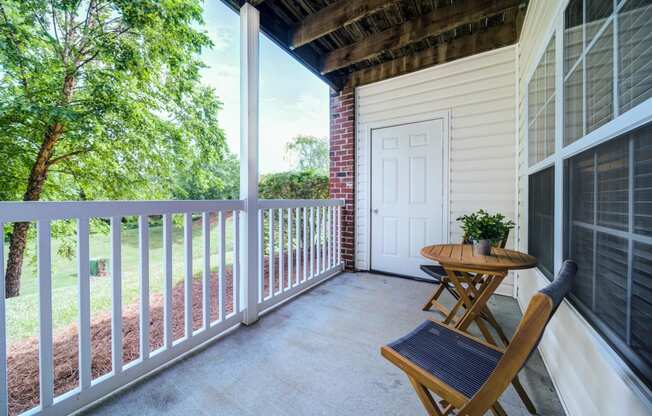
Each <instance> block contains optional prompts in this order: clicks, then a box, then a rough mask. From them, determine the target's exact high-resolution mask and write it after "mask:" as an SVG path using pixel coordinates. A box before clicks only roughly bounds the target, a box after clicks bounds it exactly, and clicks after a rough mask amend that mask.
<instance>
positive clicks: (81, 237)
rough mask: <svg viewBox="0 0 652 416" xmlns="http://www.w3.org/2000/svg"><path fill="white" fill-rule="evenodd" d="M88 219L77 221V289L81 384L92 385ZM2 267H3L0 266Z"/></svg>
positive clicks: (84, 388) (84, 387) (84, 385)
mask: <svg viewBox="0 0 652 416" xmlns="http://www.w3.org/2000/svg"><path fill="white" fill-rule="evenodd" d="M88 234H89V230H88V218H80V219H78V220H77V278H78V280H77V287H78V292H79V321H78V326H79V338H78V345H79V347H78V348H79V384H80V386H81V389H82V390H86V389H88V388H89V387H90V385H91V285H90V273H89V272H90V270H89V262H90V255H89V248H88V240H89V235H88ZM0 267H1V266H0Z"/></svg>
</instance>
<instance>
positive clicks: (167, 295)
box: [163, 214, 174, 350]
mask: <svg viewBox="0 0 652 416" xmlns="http://www.w3.org/2000/svg"><path fill="white" fill-rule="evenodd" d="M172 273H173V269H172V215H171V214H165V215H164V216H163V280H164V283H163V296H164V309H163V320H164V322H165V324H164V335H163V336H164V338H165V340H164V345H165V349H166V350H169V349H170V348H172V342H173V340H174V334H173V332H172V291H173V286H172V285H173V280H172Z"/></svg>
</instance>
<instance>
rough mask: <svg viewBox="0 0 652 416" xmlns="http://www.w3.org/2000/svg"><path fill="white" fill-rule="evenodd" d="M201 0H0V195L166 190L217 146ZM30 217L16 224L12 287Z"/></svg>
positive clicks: (132, 194)
mask: <svg viewBox="0 0 652 416" xmlns="http://www.w3.org/2000/svg"><path fill="white" fill-rule="evenodd" d="M201 24H202V7H201V2H200V0H137V1H136V0H50V1H46V0H0V125H2V129H0V172H2V175H0V199H2V200H23V201H35V200H39V199H49V200H57V199H81V200H83V199H118V198H119V199H132V198H138V199H155V198H161V197H168V196H169V195H170V192H171V188H172V187H173V186H174V181H173V180H172V179H171V178H172V177H173V172H174V171H175V170H176V169H177V168H178V167H179V166H185V165H186V164H187V163H188V161H190V160H193V161H196V160H200V161H202V162H200V163H215V162H216V161H218V160H220V159H221V157H222V154H223V153H224V151H225V149H226V143H225V139H224V134H223V132H222V130H221V129H220V128H219V126H218V122H217V112H218V110H219V109H220V107H221V103H220V102H219V101H218V99H217V98H216V95H215V93H214V91H213V90H211V89H209V88H206V87H203V86H202V85H201V83H200V75H199V71H200V69H201V67H202V63H201V61H200V53H201V50H202V49H203V48H206V47H210V46H211V42H210V39H209V38H208V36H207V35H206V34H205V33H203V32H202V31H200V30H199V29H198V28H200V27H201ZM29 228H30V225H29V223H15V224H14V226H13V229H12V232H11V237H10V249H9V255H8V259H7V260H8V261H7V269H6V296H7V297H11V296H16V295H18V294H19V289H20V275H21V269H22V264H23V256H24V251H25V244H26V240H27V235H28V232H29Z"/></svg>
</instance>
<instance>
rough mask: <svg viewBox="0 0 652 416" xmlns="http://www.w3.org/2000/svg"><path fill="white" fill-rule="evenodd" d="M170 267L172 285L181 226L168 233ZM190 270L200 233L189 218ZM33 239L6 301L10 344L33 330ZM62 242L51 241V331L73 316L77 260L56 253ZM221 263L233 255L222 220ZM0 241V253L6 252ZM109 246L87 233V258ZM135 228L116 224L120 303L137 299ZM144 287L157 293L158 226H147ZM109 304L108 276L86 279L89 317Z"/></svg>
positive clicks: (198, 260)
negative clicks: (17, 288) (15, 292)
mask: <svg viewBox="0 0 652 416" xmlns="http://www.w3.org/2000/svg"><path fill="white" fill-rule="evenodd" d="M217 238H218V230H217V224H213V225H212V226H211V268H212V270H213V271H215V270H217V265H218V261H219V260H218V256H217V248H218V239H217ZM172 239H173V246H172V265H173V270H174V273H173V280H174V282H175V283H177V282H180V281H182V280H183V274H184V272H183V270H184V259H183V226H182V225H175V226H174V227H173V231H172ZM192 240H193V252H192V258H193V274H194V275H195V277H196V278H199V277H200V276H201V273H202V270H203V253H204V251H203V237H202V227H201V219H198V220H195V222H194V225H193V231H192ZM35 244H36V242H35V241H30V242H29V244H28V249H27V251H28V252H27V256H26V261H25V264H24V266H23V276H22V282H21V293H20V296H18V297H16V298H11V299H7V302H6V307H7V336H8V339H9V342H10V343H13V342H16V341H19V340H22V339H25V338H27V337H30V336H35V335H37V334H38V279H37V275H36V265H35V264H34V262H33V261H32V262H29V261H28V260H27V259H29V258H35V256H34V252H35ZM61 244H62V241H61V240H59V239H53V240H52V308H53V322H54V328H55V330H56V329H57V328H61V327H65V326H67V325H69V324H71V323H73V322H76V321H77V318H78V315H79V305H78V289H77V260H76V258H72V259H67V258H63V257H62V256H59V255H58V254H57V253H58V248H59V247H60V246H61ZM226 246H227V256H226V261H227V264H230V263H231V262H232V256H233V223H232V219H231V218H229V219H228V220H227V222H226ZM8 249H9V248H8V244H5V253H7V252H8ZM110 252H111V245H110V236H109V235H108V234H92V235H91V236H90V256H91V258H106V259H110ZM139 257H140V255H139V248H138V229H137V228H127V227H125V226H124V225H123V228H122V302H123V305H129V304H131V303H134V302H137V301H138V293H139ZM149 287H150V295H154V294H157V293H162V291H163V227H162V226H160V225H152V226H150V229H149ZM110 308H111V277H110V276H105V277H91V315H95V314H98V313H102V312H109V311H110Z"/></svg>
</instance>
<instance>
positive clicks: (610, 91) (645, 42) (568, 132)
mask: <svg viewBox="0 0 652 416" xmlns="http://www.w3.org/2000/svg"><path fill="white" fill-rule="evenodd" d="M613 3H614V2H613V1H612V0H571V1H570V3H569V5H568V7H567V8H566V11H565V13H564V145H568V144H571V143H573V142H575V141H576V140H578V139H580V138H582V137H583V136H584V135H586V134H589V133H591V132H592V131H594V130H596V129H598V128H599V127H601V126H602V125H604V124H606V123H608V122H609V121H611V120H613V119H614V118H615V117H616V116H617V115H618V114H621V113H623V112H625V111H628V110H630V109H631V108H633V107H634V106H636V105H638V104H640V103H642V102H643V101H645V100H646V99H648V98H650V97H651V96H652V0H627V1H625V2H624V3H622V7H621V8H620V10H618V9H616V10H614V7H613V6H614V5H613ZM616 27H617V28H618V29H617V30H616ZM614 37H616V39H615V40H614ZM615 45H617V46H616V47H614V46H615ZM614 61H616V62H614ZM616 91H617V93H616ZM616 102H617V103H618V105H616V104H615V103H616ZM616 107H617V108H616Z"/></svg>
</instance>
